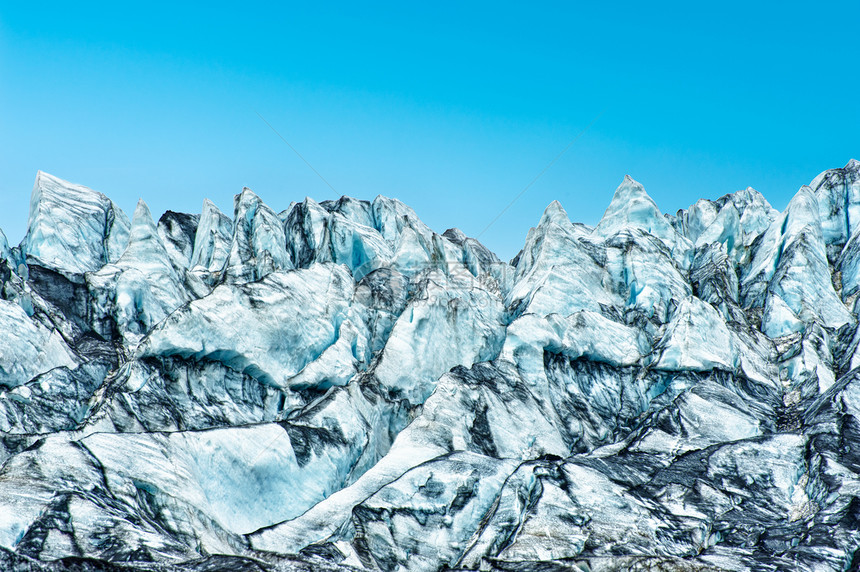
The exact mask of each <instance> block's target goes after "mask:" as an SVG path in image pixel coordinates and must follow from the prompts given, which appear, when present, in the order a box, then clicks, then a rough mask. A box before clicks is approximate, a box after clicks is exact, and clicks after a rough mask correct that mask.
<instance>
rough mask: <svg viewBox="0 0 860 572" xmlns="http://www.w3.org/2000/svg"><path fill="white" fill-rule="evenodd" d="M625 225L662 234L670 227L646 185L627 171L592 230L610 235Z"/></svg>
mask: <svg viewBox="0 0 860 572" xmlns="http://www.w3.org/2000/svg"><path fill="white" fill-rule="evenodd" d="M626 226H633V227H636V228H640V229H642V230H644V231H646V232H650V233H651V234H654V235H655V236H660V237H661V238H662V237H663V236H664V235H666V236H668V235H669V234H671V233H672V232H671V231H673V229H672V228H671V226H670V225H669V222H668V221H667V220H666V217H664V216H663V213H662V212H660V209H658V208H657V203H655V202H654V200H653V199H652V198H651V197H650V196H648V193H646V192H645V187H643V186H642V184H641V183H639V182H638V181H636V180H635V179H633V177H631V176H630V175H625V176H624V180H623V181H622V182H621V184H620V185H619V186H618V188H617V189H615V193H614V194H613V195H612V201H611V202H610V203H609V206H608V207H607V208H606V211H605V212H604V213H603V218H601V219H600V222H599V223H598V225H597V228H596V229H595V231H596V232H597V233H598V234H600V235H602V236H609V235H611V234H614V233H616V232H618V231H619V230H621V229H622V228H623V227H626Z"/></svg>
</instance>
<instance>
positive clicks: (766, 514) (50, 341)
mask: <svg viewBox="0 0 860 572" xmlns="http://www.w3.org/2000/svg"><path fill="white" fill-rule="evenodd" d="M280 208H283V206H281V207H280ZM858 304H860V162H858V161H856V160H851V161H849V162H848V164H847V165H845V167H842V168H836V169H830V170H827V171H825V172H823V173H822V174H821V175H819V176H817V177H816V178H815V179H814V180H812V181H811V182H810V183H809V184H808V185H803V186H801V187H800V188H799V190H798V191H797V193H796V195H795V196H794V197H793V198H792V200H791V201H790V202H789V203H788V205H787V207H786V208H785V210H784V211H783V212H779V211H777V210H776V209H774V208H773V207H772V206H771V205H770V204H769V203H768V201H767V200H766V199H765V197H764V196H763V195H762V194H761V193H759V192H758V191H756V190H755V189H752V188H746V189H742V190H738V191H736V192H733V193H730V194H726V195H724V196H722V197H720V198H717V199H714V200H711V199H705V198H703V199H700V200H698V201H697V202H695V203H694V204H693V205H691V206H690V207H689V208H687V209H682V210H680V211H678V212H677V213H676V214H674V215H671V214H664V213H663V212H662V211H661V210H660V209H659V207H658V206H657V204H656V203H655V202H654V201H653V199H652V198H651V197H650V196H649V195H648V194H647V192H646V190H645V188H644V187H643V186H642V185H641V184H639V183H638V182H637V181H635V180H634V179H633V178H631V177H629V176H626V177H624V179H623V180H622V181H621V183H620V185H619V186H618V188H617V189H616V190H615V193H614V194H613V196H612V198H611V200H610V202H609V205H608V207H607V209H606V211H605V213H604V215H603V217H602V218H601V220H600V221H599V222H598V223H597V224H596V225H595V226H589V225H585V224H581V223H578V222H575V221H572V220H571V219H570V217H569V216H568V213H567V212H566V211H565V209H564V207H563V206H562V205H561V204H560V203H559V202H557V201H553V202H552V203H551V204H550V205H548V206H547V208H546V210H545V211H544V213H543V215H542V216H541V218H540V220H539V221H537V225H536V226H535V227H534V228H532V229H531V230H530V231H529V233H528V235H527V236H526V238H525V243H524V245H523V248H522V250H521V251H520V252H519V253H518V254H517V255H516V256H515V257H514V259H513V260H511V261H510V262H505V261H502V260H500V259H499V258H498V257H497V256H496V255H495V254H494V253H493V252H492V251H490V250H489V249H488V248H486V247H485V246H484V245H483V244H481V243H480V242H479V241H478V240H476V239H475V238H472V237H468V236H467V235H466V234H465V233H463V232H462V231H460V230H459V229H448V230H445V231H444V232H441V233H439V232H436V231H434V230H433V229H431V228H430V227H428V226H427V225H426V224H425V223H424V222H422V221H421V220H420V218H419V217H418V215H417V214H416V213H415V211H414V210H412V209H411V208H410V207H408V206H407V205H405V204H403V203H402V202H400V201H399V200H397V199H393V198H388V197H383V196H379V197H376V198H375V199H374V200H373V201H365V200H359V199H354V198H350V197H340V198H335V199H333V200H325V201H321V202H317V201H314V200H313V199H310V198H304V199H302V200H297V201H295V202H293V203H291V204H289V205H287V208H286V209H283V210H280V211H279V210H277V209H276V208H273V206H270V205H268V204H266V202H264V200H263V199H262V198H261V197H260V196H258V195H257V194H255V193H254V192H253V191H252V190H251V189H248V188H244V189H242V190H241V192H240V193H239V194H237V195H236V197H235V200H234V203H233V212H232V213H223V212H221V211H220V210H219V209H218V207H217V206H216V205H215V204H214V203H212V202H211V201H209V200H204V202H203V205H202V208H201V211H200V212H199V213H179V212H173V211H167V212H165V213H164V214H163V215H162V216H161V217H160V218H158V219H157V220H156V219H155V218H154V217H153V216H152V213H151V212H150V209H149V207H148V206H147V204H146V203H145V202H144V201H143V200H141V201H139V203H138V205H137V207H136V209H135V211H134V213H133V215H132V217H131V218H129V217H128V216H127V215H126V214H125V213H124V212H123V211H122V210H121V209H120V208H119V207H118V206H117V204H116V203H114V202H113V201H111V200H110V199H109V198H108V197H107V196H106V195H104V194H102V193H99V192H97V191H94V190H92V189H89V188H87V187H85V186H83V185H79V184H74V183H70V182H67V181H64V180H62V179H60V178H58V177H55V176H52V175H49V174H47V173H43V172H39V173H37V175H36V181H35V184H34V187H33V190H32V195H31V202H30V217H29V221H28V225H27V232H26V235H25V237H24V238H23V240H22V241H21V242H20V244H18V245H10V244H9V242H8V240H7V237H6V235H5V234H3V233H2V231H0V331H2V332H3V333H4V338H3V340H4V343H3V344H2V345H0V568H2V569H8V570H21V571H25V570H26V571H46V572H47V571H61V570H86V571H96V570H118V571H119V570H149V571H167V570H186V571H189V572H190V571H199V572H203V571H208V572H214V571H219V570H225V571H226V570H231V571H232V570H241V571H278V570H297V571H298V570H308V571H309V570H322V571H348V570H374V571H383V572H401V571H402V572H406V571H415V572H435V571H441V570H461V571H465V570H482V571H524V570H547V571H556V570H558V571H562V570H571V571H573V570H576V571H579V572H582V571H589V572H621V571H627V570H634V571H656V570H660V571H712V572H720V571H732V572H734V571H756V572H765V571H767V572H774V571H785V572H788V571H792V572H793V571H803V572H823V571H844V570H860V329H858V325H860V324H858V317H860V307H858Z"/></svg>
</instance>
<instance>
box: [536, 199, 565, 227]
mask: <svg viewBox="0 0 860 572" xmlns="http://www.w3.org/2000/svg"><path fill="white" fill-rule="evenodd" d="M550 223H555V224H570V218H569V217H568V216H567V211H565V210H564V207H563V206H561V203H560V202H558V201H557V200H554V201H552V202H551V203H550V204H548V205H547V207H546V208H545V209H544V211H543V215H541V217H540V222H539V223H538V226H545V225H547V224H550Z"/></svg>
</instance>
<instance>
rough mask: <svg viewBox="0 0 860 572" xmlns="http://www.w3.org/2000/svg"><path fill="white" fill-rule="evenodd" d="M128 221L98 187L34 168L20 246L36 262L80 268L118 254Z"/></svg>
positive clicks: (91, 266)
mask: <svg viewBox="0 0 860 572" xmlns="http://www.w3.org/2000/svg"><path fill="white" fill-rule="evenodd" d="M129 226H130V225H129V221H128V217H127V216H126V215H125V213H123V212H122V210H121V209H120V208H119V207H118V206H116V205H115V204H114V203H113V201H111V200H110V199H109V198H107V197H106V196H105V195H103V194H102V193H100V192H98V191H94V190H92V189H90V188H88V187H85V186H83V185H77V184H74V183H70V182H68V181H64V180H63V179H60V178H59V177H55V176H53V175H50V174H48V173H45V172H44V171H39V172H38V173H37V174H36V182H35V184H34V185H33V193H32V195H31V197H30V220H29V222H28V225H27V234H26V236H25V237H24V240H23V241H22V243H21V251H22V254H23V255H24V256H25V257H27V258H28V259H30V260H32V261H33V262H34V263H36V264H39V265H44V266H46V267H48V268H52V269H54V270H57V271H59V272H63V273H68V274H83V273H84V272H91V271H94V270H98V269H99V268H101V267H102V266H103V265H104V264H106V263H108V262H113V261H115V260H117V259H118V258H119V255H120V254H121V253H122V251H123V250H125V247H126V244H127V243H128V231H129Z"/></svg>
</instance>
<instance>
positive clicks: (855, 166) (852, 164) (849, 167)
mask: <svg viewBox="0 0 860 572" xmlns="http://www.w3.org/2000/svg"><path fill="white" fill-rule="evenodd" d="M843 168H844V169H845V170H846V171H860V161H858V160H857V159H849V160H848V163H847V164H846V165H845V167H843Z"/></svg>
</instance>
